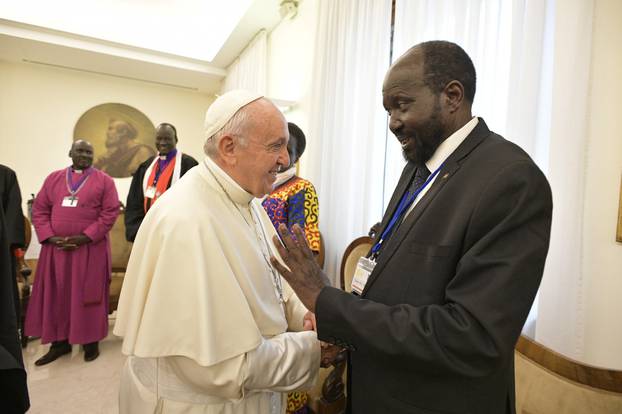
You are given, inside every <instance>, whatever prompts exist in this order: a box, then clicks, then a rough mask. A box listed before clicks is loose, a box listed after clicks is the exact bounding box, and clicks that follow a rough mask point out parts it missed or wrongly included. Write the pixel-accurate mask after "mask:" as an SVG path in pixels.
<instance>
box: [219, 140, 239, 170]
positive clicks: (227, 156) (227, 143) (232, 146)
mask: <svg viewBox="0 0 622 414" xmlns="http://www.w3.org/2000/svg"><path fill="white" fill-rule="evenodd" d="M237 145H238V142H237V140H236V139H235V138H234V137H233V136H231V135H225V136H223V137H221V138H220V140H219V141H218V153H219V154H220V158H222V160H223V161H225V162H226V163H227V164H230V165H235V164H236V162H237V154H236V149H237Z"/></svg>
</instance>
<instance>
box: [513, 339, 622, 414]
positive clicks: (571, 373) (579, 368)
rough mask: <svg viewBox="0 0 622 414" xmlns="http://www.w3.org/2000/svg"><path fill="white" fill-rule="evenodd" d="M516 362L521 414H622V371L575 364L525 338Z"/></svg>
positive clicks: (521, 341) (515, 355)
mask: <svg viewBox="0 0 622 414" xmlns="http://www.w3.org/2000/svg"><path fill="white" fill-rule="evenodd" d="M514 362H515V370H516V413H517V414H549V413H556V414H585V413H599V414H614V413H622V371H616V370H611V369H603V368H598V367H593V366H589V365H586V364H583V363H581V362H578V361H574V360H571V359H569V358H567V357H565V356H563V355H560V354H558V353H556V352H554V351H552V350H551V349H548V348H546V347H544V346H543V345H541V344H539V343H537V342H535V341H533V340H531V339H529V338H527V337H525V336H523V335H521V337H520V338H519V339H518V343H517V344H516V351H515V353H514Z"/></svg>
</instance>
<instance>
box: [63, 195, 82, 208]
mask: <svg viewBox="0 0 622 414" xmlns="http://www.w3.org/2000/svg"><path fill="white" fill-rule="evenodd" d="M61 205H62V206H63V207H78V197H69V196H67V197H64V198H63V203H62V204H61Z"/></svg>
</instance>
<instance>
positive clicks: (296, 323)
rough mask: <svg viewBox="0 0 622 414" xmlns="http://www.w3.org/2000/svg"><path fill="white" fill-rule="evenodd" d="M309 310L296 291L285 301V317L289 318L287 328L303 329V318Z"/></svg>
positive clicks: (293, 329) (292, 329)
mask: <svg viewBox="0 0 622 414" xmlns="http://www.w3.org/2000/svg"><path fill="white" fill-rule="evenodd" d="M307 312H308V310H307V308H306V307H305V305H303V304H302V302H301V301H300V299H298V296H296V294H295V293H294V294H293V295H291V296H290V297H289V298H288V299H287V300H286V301H285V317H286V318H287V328H288V329H289V330H290V331H294V332H298V331H302V328H303V323H302V322H303V318H304V316H305V314H306V313H307Z"/></svg>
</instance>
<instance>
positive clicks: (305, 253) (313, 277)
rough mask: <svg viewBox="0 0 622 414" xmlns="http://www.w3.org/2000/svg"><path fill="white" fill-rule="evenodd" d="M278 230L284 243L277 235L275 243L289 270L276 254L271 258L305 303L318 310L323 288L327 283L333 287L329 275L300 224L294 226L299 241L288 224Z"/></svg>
mask: <svg viewBox="0 0 622 414" xmlns="http://www.w3.org/2000/svg"><path fill="white" fill-rule="evenodd" d="M277 231H278V232H279V234H280V235H281V240H283V244H281V242H280V240H279V239H278V237H277V236H274V240H273V242H274V245H275V246H276V249H277V250H278V251H279V254H280V255H281V257H282V258H283V262H285V264H286V265H287V267H289V270H287V268H286V267H285V266H283V265H281V263H279V262H278V260H277V259H276V258H275V257H271V258H270V261H271V262H272V265H273V266H274V267H275V268H276V270H278V271H279V273H280V274H281V275H282V276H283V277H284V278H285V280H287V282H288V283H289V285H290V286H291V287H292V289H294V292H296V294H297V295H298V298H299V299H300V301H301V302H302V303H303V305H305V306H306V307H307V309H308V310H310V311H311V312H313V313H315V302H316V300H317V297H318V295H319V294H320V291H321V290H322V288H323V287H324V286H330V282H329V280H328V277H326V274H325V273H324V272H323V271H322V269H320V266H319V265H318V264H317V262H316V261H315V257H313V252H312V251H311V249H310V248H309V246H308V245H307V241H306V240H307V239H306V237H305V235H304V232H303V231H302V229H301V228H300V226H299V225H298V224H294V226H293V227H292V233H293V234H294V237H295V240H294V238H292V235H291V234H290V232H289V231H288V230H287V227H286V226H285V225H284V224H281V225H279V228H278V229H277Z"/></svg>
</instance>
